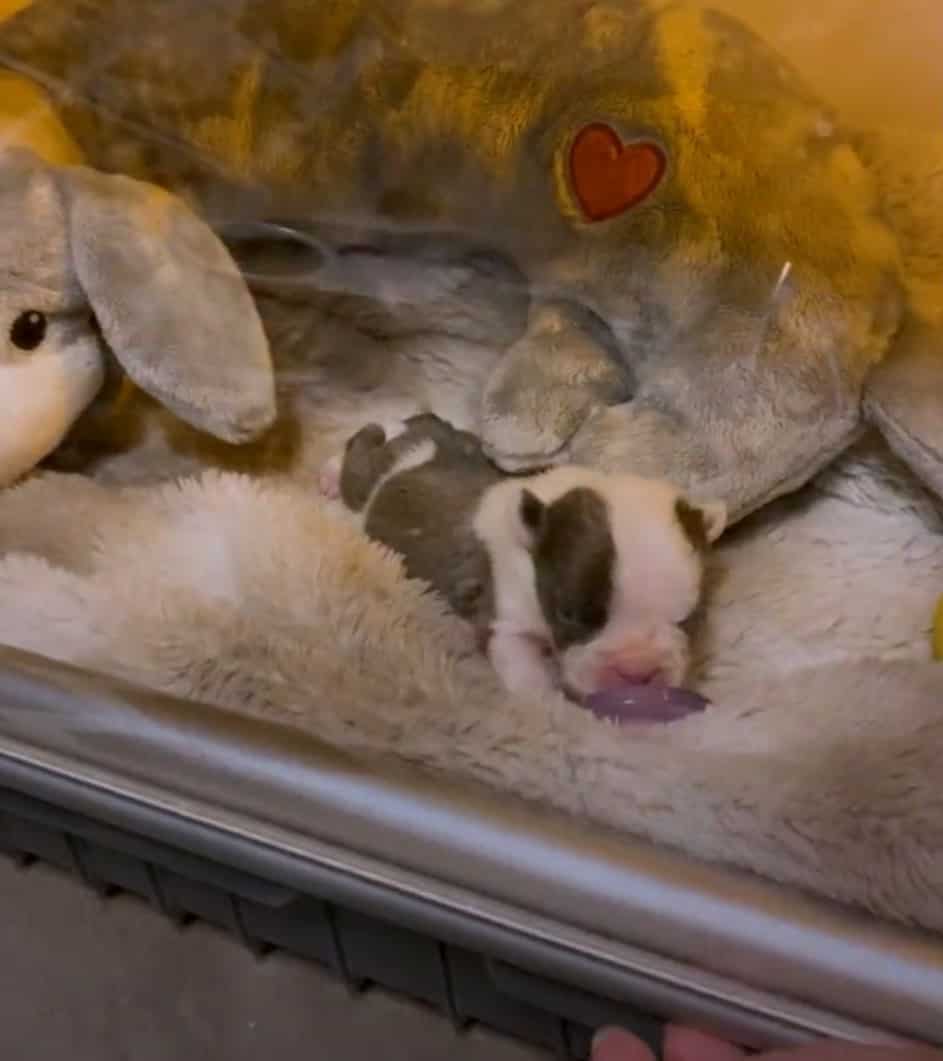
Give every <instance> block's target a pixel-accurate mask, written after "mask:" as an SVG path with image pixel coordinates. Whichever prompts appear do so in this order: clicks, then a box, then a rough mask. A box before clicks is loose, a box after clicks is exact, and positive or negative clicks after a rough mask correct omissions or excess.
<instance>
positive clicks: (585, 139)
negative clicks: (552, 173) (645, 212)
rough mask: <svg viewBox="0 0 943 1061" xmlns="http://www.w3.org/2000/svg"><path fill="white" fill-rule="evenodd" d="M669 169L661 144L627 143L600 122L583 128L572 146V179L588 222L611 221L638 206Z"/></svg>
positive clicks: (647, 142) (574, 189) (645, 142)
mask: <svg viewBox="0 0 943 1061" xmlns="http://www.w3.org/2000/svg"><path fill="white" fill-rule="evenodd" d="M667 168H668V160H667V158H665V153H664V151H662V149H661V148H660V147H659V146H658V145H657V144H653V143H651V142H649V141H636V142H634V143H630V144H624V143H623V142H622V139H621V138H620V136H619V134H618V133H617V132H616V131H615V130H614V129H611V128H610V127H609V126H608V125H602V124H599V123H596V124H593V125H587V126H586V128H585V129H581V130H580V131H579V133H578V134H577V136H576V139H575V140H574V141H573V146H572V147H571V148H570V179H571V181H572V182H573V191H574V192H575V193H576V198H577V199H578V200H579V204H580V207H581V208H582V210H583V214H584V215H585V217H586V219H587V221H607V220H608V219H609V218H611V217H617V216H618V215H619V214H622V213H625V211H626V210H630V209H631V208H632V207H633V206H638V204H639V203H640V202H642V200H643V199H647V198H648V196H649V195H651V194H652V192H653V191H654V190H655V189H656V188H657V187H658V185H659V184H660V183H661V179H662V177H664V175H665V170H666V169H667Z"/></svg>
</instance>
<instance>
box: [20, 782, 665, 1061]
mask: <svg viewBox="0 0 943 1061" xmlns="http://www.w3.org/2000/svg"><path fill="white" fill-rule="evenodd" d="M0 851H3V852H5V853H6V854H8V855H10V856H12V857H13V858H15V859H18V860H20V861H24V862H28V861H31V860H34V859H39V860H41V861H43V862H46V863H48V864H50V865H52V866H56V867H58V868H60V869H63V870H67V871H70V872H72V873H74V874H77V875H78V876H79V877H81V878H82V879H83V880H84V881H85V882H86V884H88V885H89V886H90V887H94V888H96V889H98V890H100V891H101V892H102V893H103V894H105V895H108V894H110V893H113V892H116V891H125V892H130V893H133V894H136V895H138V896H141V897H142V898H144V899H146V900H148V901H149V902H150V903H152V904H153V905H154V906H156V907H157V908H158V909H159V910H161V911H162V912H163V913H164V914H165V915H167V916H168V917H170V918H172V919H174V920H176V921H178V922H181V921H187V920H190V919H193V918H199V919H201V920H204V921H206V922H208V923H210V924H213V925H215V926H217V927H218V928H221V929H224V930H225V931H227V932H230V933H232V934H234V935H235V936H237V937H238V938H240V939H241V940H242V941H243V942H244V943H245V944H246V946H248V947H249V948H251V949H252V950H253V951H254V952H256V953H260V954H264V953H265V952H266V951H268V950H271V949H273V948H278V949H281V950H284V951H286V952H288V953H290V954H293V955H296V956H298V957H301V958H305V959H309V960H312V961H316V962H318V963H319V964H321V965H323V966H325V967H327V968H328V969H331V970H332V971H333V972H334V973H336V974H337V975H338V976H339V977H342V978H343V979H344V980H345V981H346V982H347V983H348V985H349V986H350V988H351V990H353V991H359V990H362V989H363V988H365V987H366V986H368V985H371V984H377V985H378V986H381V987H384V988H386V989H388V990H391V991H395V992H398V993H400V994H403V995H406V996H409V997H411V998H415V999H418V1000H420V1001H422V1002H425V1003H427V1004H429V1005H432V1006H434V1007H435V1008H436V1009H438V1010H439V1011H440V1012H442V1013H443V1014H444V1015H446V1016H448V1017H449V1018H450V1019H451V1020H452V1021H453V1023H454V1024H455V1026H456V1028H458V1029H461V1028H463V1027H466V1026H467V1025H469V1024H470V1023H472V1022H477V1023H480V1024H483V1025H485V1026H487V1027H489V1028H491V1029H493V1030H495V1031H498V1032H501V1033H504V1034H506V1035H510V1036H514V1037H515V1038H519V1039H522V1040H525V1041H527V1042H529V1043H531V1044H533V1045H535V1046H538V1047H543V1048H546V1049H547V1050H548V1051H550V1052H552V1053H554V1054H556V1055H557V1056H559V1057H561V1058H573V1059H584V1058H587V1057H588V1054H589V1044H590V1039H591V1037H592V1033H593V1031H594V1030H595V1029H596V1028H598V1027H600V1026H601V1025H604V1024H609V1023H615V1024H620V1025H622V1026H623V1027H629V1028H631V1029H632V1030H634V1031H636V1032H637V1033H638V1034H640V1035H641V1036H643V1037H644V1038H645V1039H646V1041H648V1042H649V1043H650V1044H651V1045H652V1046H653V1047H654V1048H656V1049H657V1048H658V1045H659V1042H660V1037H661V1036H660V1023H659V1022H658V1021H657V1020H656V1019H655V1018H653V1017H650V1016H647V1015H643V1014H640V1013H637V1012H634V1011H632V1010H630V1009H628V1008H627V1007H625V1006H624V1005H619V1004H616V1003H614V1002H610V1001H607V1000H605V999H602V998H599V997H596V996H593V995H591V994H589V993H585V992H582V991H580V990H577V989H574V988H572V987H569V986H566V985H564V984H561V983H558V982H555V981H552V980H548V979H546V978H544V977H540V976H536V975H534V974H532V973H530V972H527V971H525V970H523V969H521V968H519V967H517V966H514V965H511V964H509V963H507V962H505V961H502V960H501V959H500V958H499V957H497V956H495V955H489V954H484V953H481V952H479V951H473V950H469V949H467V948H465V947H462V946H459V945H456V944H455V943H453V942H447V941H445V940H442V939H436V938H434V937H432V936H429V935H425V934H422V933H419V932H416V931H413V930H411V929H408V928H405V927H403V926H402V925H400V924H394V923H393V922H391V921H385V920H382V919H380V918H378V917H376V916H375V915H374V914H372V913H370V912H368V911H366V910H364V909H357V908H356V907H355V906H353V905H348V904H344V905H339V904H338V903H337V902H336V901H332V900H331V899H330V898H328V897H326V896H324V895H316V894H306V893H303V892H300V891H296V890H294V889H292V888H287V887H283V886H281V885H279V884H274V883H271V882H268V881H263V880H261V879H259V878H257V877H254V876H252V875H250V874H248V873H245V872H243V871H242V870H240V869H238V868H237V867H233V866H228V865H224V864H222V863H218V862H211V861H209V860H207V859H204V858H201V857H198V856H195V855H192V854H190V853H188V852H185V851H182V850H180V849H177V848H174V847H171V846H168V845H165V844H162V843H158V842H156V841H154V840H152V839H149V838H146V837H142V836H138V835H135V834H133V833H130V832H125V831H123V830H119V829H115V828H112V827H111V826H106V825H102V824H101V823H99V822H96V821H94V820H92V819H90V818H86V817H84V816H82V815H80V814H76V813H74V812H72V811H70V810H67V809H65V808H63V807H59V806H56V805H55V804H53V803H48V802H44V801H41V800H37V799H34V798H32V797H29V796H26V795H24V794H22V793H20V792H16V791H14V790H12V789H9V788H0Z"/></svg>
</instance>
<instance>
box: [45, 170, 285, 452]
mask: <svg viewBox="0 0 943 1061" xmlns="http://www.w3.org/2000/svg"><path fill="white" fill-rule="evenodd" d="M57 176H58V183H59V187H60V190H61V194H62V196H63V199H64V202H65V212H66V218H67V225H68V230H69V248H70V252H71V256H72V264H73V267H74V269H75V274H76V279H77V281H78V283H79V285H80V286H81V288H82V289H83V291H84V293H85V295H86V297H87V298H88V301H89V303H90V305H91V307H92V310H93V311H94V313H95V316H96V318H97V320H98V323H99V326H100V327H101V331H102V334H103V336H104V338H105V341H106V342H107V344H108V346H109V347H110V348H111V350H112V352H113V353H114V355H115V357H116V358H117V360H118V362H119V363H120V364H121V366H122V368H123V369H124V370H125V371H126V372H127V374H128V376H129V377H130V378H131V379H132V380H133V381H134V382H135V383H136V384H137V385H138V386H139V387H141V389H142V390H145V391H147V392H148V393H149V394H151V395H152V396H153V397H155V398H157V399H158V401H160V402H161V403H162V404H163V405H166V406H167V408H168V409H170V410H171V411H172V412H173V413H175V414H176V415H177V416H179V417H180V418H181V419H182V420H185V421H186V422H187V423H189V424H191V425H193V426H194V427H196V428H198V429H200V430H202V431H206V432H207V433H209V434H211V435H215V436H216V437H217V438H220V439H223V440H224V441H227V442H233V443H240V442H248V441H250V440H251V439H253V438H255V437H256V436H258V435H260V434H261V433H262V432H263V431H264V430H265V429H266V428H268V427H269V426H271V424H272V422H273V421H274V419H275V414H276V406H275V381H274V373H273V369H272V361H271V356H270V352H269V347H268V341H267V339H266V336H265V333H264V331H263V328H262V322H261V320H260V319H259V315H258V312H257V311H256V308H255V304H254V303H253V301H252V298H251V296H250V294H249V291H248V288H247V286H246V284H245V282H244V280H243V278H242V276H241V275H240V273H239V271H238V269H237V267H236V264H235V262H234V261H233V259H232V258H231V257H230V256H229V252H228V251H227V250H226V248H225V247H224V246H223V244H222V242H221V241H220V240H219V239H217V237H216V236H215V235H214V234H213V232H212V231H211V230H210V228H209V227H208V226H207V225H205V224H204V223H203V222H202V221H200V220H199V219H198V218H197V217H196V216H195V214H193V213H192V212H191V211H190V210H189V209H188V208H187V207H186V206H185V204H184V203H183V202H182V201H181V200H179V199H177V198H175V197H174V196H172V195H170V194H168V193H167V192H165V191H163V190H162V189H160V188H157V187H156V186H153V185H150V184H145V183H143V182H141V181H135V180H130V179H128V178H126V177H119V176H111V175H106V174H103V173H99V172H97V171H95V170H91V169H86V168H83V167H67V168H62V169H59V170H58V171H57Z"/></svg>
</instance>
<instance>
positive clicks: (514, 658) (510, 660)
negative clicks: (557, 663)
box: [488, 631, 557, 696]
mask: <svg viewBox="0 0 943 1061" xmlns="http://www.w3.org/2000/svg"><path fill="white" fill-rule="evenodd" d="M488 658H489V659H490V660H491V665H492V667H494V669H495V671H497V674H498V677H499V678H500V679H501V681H502V682H503V683H504V685H505V687H506V688H507V690H508V691H509V692H511V693H515V694H518V695H525V696H540V695H542V694H544V693H552V692H554V691H556V690H557V682H556V677H555V671H554V666H553V662H552V661H551V659H550V658H549V657H548V656H547V655H546V654H545V652H544V646H543V645H542V643H541V642H540V641H538V640H537V638H535V637H531V636H528V635H526V634H511V633H505V632H501V631H495V632H494V633H492V635H491V641H490V642H489V644H488Z"/></svg>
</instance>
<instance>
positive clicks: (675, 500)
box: [321, 414, 726, 699]
mask: <svg viewBox="0 0 943 1061" xmlns="http://www.w3.org/2000/svg"><path fill="white" fill-rule="evenodd" d="M321 486H322V490H324V492H325V493H328V494H335V495H336V494H339V495H340V497H341V499H342V500H343V502H344V503H345V505H347V507H348V508H350V509H351V510H353V511H354V512H358V513H360V514H361V518H362V522H363V528H364V531H365V532H366V534H367V535H368V536H369V537H371V538H373V539H375V540H376V541H379V542H382V543H383V544H385V545H387V546H388V547H389V548H391V549H393V550H395V551H396V552H397V553H399V554H400V555H401V556H402V557H403V558H404V562H405V567H406V571H407V574H408V575H409V576H410V577H414V578H421V579H424V580H425V581H427V582H428V583H430V584H431V585H432V586H433V587H435V588H436V589H437V590H438V591H439V592H440V593H441V594H442V595H443V596H444V597H445V598H446V600H447V601H448V602H449V604H450V605H451V607H452V608H453V609H454V610H455V611H456V612H458V614H459V615H461V616H462V617H463V618H465V619H467V620H468V621H469V622H470V623H472V624H473V625H474V626H475V628H476V630H477V632H478V634H479V636H480V639H481V641H482V644H483V645H484V646H486V647H487V652H488V655H489V658H490V660H491V662H492V664H493V666H494V667H495V669H496V671H497V672H498V674H499V675H500V677H501V679H502V680H503V682H504V684H505V685H506V686H507V687H508V689H510V690H511V691H512V692H518V693H526V694H529V695H534V694H538V695H539V694H540V693H542V692H546V691H548V690H550V689H555V688H560V687H562V688H563V689H565V690H566V691H567V692H568V693H569V694H570V695H572V696H574V697H575V698H578V699H582V698H583V697H585V696H587V695H589V694H590V693H594V692H598V691H600V690H602V689H607V688H614V687H616V686H620V685H626V684H636V685H637V684H647V683H653V682H658V683H664V684H666V685H678V684H680V683H681V682H682V681H683V679H684V675H685V671H686V669H687V663H688V637H687V634H686V632H685V630H684V625H685V623H686V622H687V620H688V619H689V618H690V617H691V615H692V614H693V613H694V611H695V610H696V608H697V606H698V604H699V602H700V597H701V588H702V580H703V570H704V557H705V554H706V552H707V549H708V547H709V546H710V544H711V543H713V542H714V541H715V540H716V539H717V538H718V537H719V535H720V534H721V532H722V531H723V529H724V525H725V521H726V512H725V509H724V506H723V505H722V504H720V503H716V504H708V505H695V504H693V503H691V502H689V501H687V500H686V499H685V498H684V497H683V496H682V494H681V493H680V491H679V490H678V489H677V487H675V486H672V485H671V484H669V483H666V482H659V481H654V480H649V479H643V478H640V477H638V476H634V475H604V474H602V473H600V472H596V471H593V470H591V469H588V468H583V467H576V466H565V467H558V468H553V469H551V470H549V471H545V472H541V473H539V474H537V475H532V476H528V477H510V478H509V477H507V476H505V475H503V474H502V473H500V472H499V471H497V470H496V469H495V468H494V466H493V465H491V464H490V463H489V461H488V460H487V459H486V458H485V456H484V453H483V451H482V448H481V445H480V443H479V440H478V439H477V438H476V437H475V436H474V435H471V434H469V433H468V432H465V431H458V430H456V429H455V428H453V427H452V426H451V425H449V424H448V423H446V422H445V421H443V420H441V419H439V418H438V417H436V416H433V415H430V414H424V415H421V416H416V417H412V418H411V419H409V420H407V421H406V422H405V430H404V431H403V432H402V433H401V434H399V435H397V436H396V437H395V438H392V439H390V440H387V437H386V433H385V432H384V430H383V429H382V428H381V427H379V426H378V425H376V424H370V425H368V426H366V427H364V428H363V429H362V430H360V431H359V432H358V433H357V434H356V435H354V436H353V438H351V439H350V441H349V442H348V443H347V447H346V449H345V452H344V454H343V456H342V458H341V459H340V461H336V460H335V462H333V464H331V465H329V466H328V467H327V468H326V469H325V472H324V474H323V475H322V479H321Z"/></svg>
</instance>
